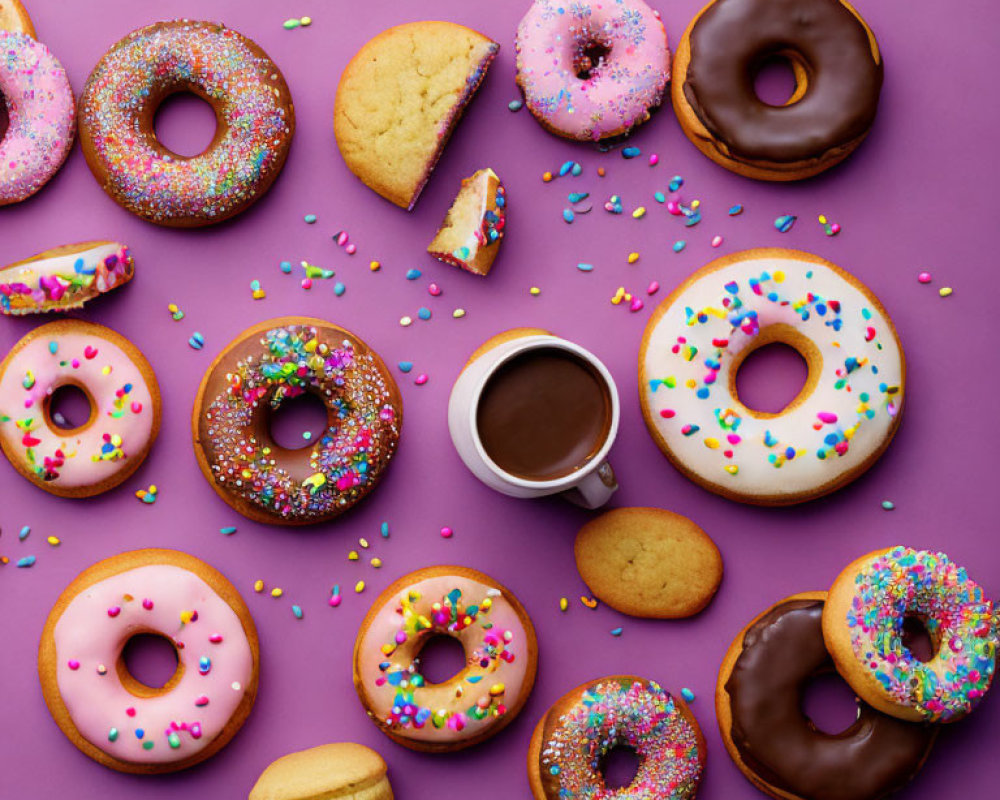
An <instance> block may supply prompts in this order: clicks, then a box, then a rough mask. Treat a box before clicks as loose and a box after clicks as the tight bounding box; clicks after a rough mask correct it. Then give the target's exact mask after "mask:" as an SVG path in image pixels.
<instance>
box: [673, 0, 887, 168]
mask: <svg viewBox="0 0 1000 800" xmlns="http://www.w3.org/2000/svg"><path fill="white" fill-rule="evenodd" d="M692 39H695V40H696V41H698V42H700V45H699V46H700V47H701V51H699V53H695V54H694V55H692V50H693V49H695V50H697V49H698V48H697V47H695V48H692ZM692 58H695V59H698V58H701V59H702V61H703V62H704V61H708V62H710V63H709V64H707V65H705V64H704V63H702V65H701V66H699V64H698V62H697V61H695V66H694V68H692ZM771 59H780V60H783V61H785V62H786V63H787V65H788V66H789V67H790V68H791V71H792V74H793V76H794V79H795V89H794V91H793V93H792V95H791V97H789V98H788V100H786V101H785V103H784V104H782V105H781V106H773V105H771V104H769V103H765V102H764V101H763V100H761V99H760V98H759V97H758V96H757V94H756V92H755V90H754V79H755V77H756V70H758V69H759V68H760V65H761V64H764V63H767V62H768V61H769V60H771ZM689 69H690V71H691V73H693V74H695V75H697V73H698V71H699V70H703V71H704V72H705V73H706V74H707V77H706V78H702V79H701V81H702V82H703V84H704V87H703V89H702V93H703V94H705V95H706V96H707V99H706V98H702V101H701V102H699V100H698V90H697V89H695V88H693V87H692V85H691V84H690V82H689ZM882 73H883V65H882V56H881V53H880V52H879V47H878V43H877V41H876V39H875V34H874V33H873V32H872V30H871V28H869V27H868V25H867V23H865V21H864V20H863V19H862V18H861V15H860V14H859V13H858V12H857V11H856V10H855V9H854V8H853V7H852V6H851V5H850V4H849V3H848V2H846V0H713V2H710V3H709V4H708V5H706V6H705V7H704V8H703V9H702V10H701V11H699V12H698V14H697V15H695V17H694V19H693V20H692V21H691V24H690V25H688V27H687V29H686V30H685V31H684V35H683V36H682V37H681V40H680V43H679V44H678V45H677V48H676V51H675V53H674V63H673V69H672V74H671V82H670V87H671V88H670V92H671V99H672V100H673V105H674V111H675V112H676V114H677V119H678V120H679V122H680V124H681V129H682V130H683V131H684V133H685V134H686V135H687V137H688V139H690V140H691V142H692V143H693V144H694V145H695V146H696V147H697V148H698V149H699V150H700V151H701V152H702V153H704V154H705V155H706V156H708V157H709V158H710V159H711V160H712V161H714V162H715V163H716V164H719V165H720V166H722V167H725V168H726V169H728V170H730V171H731V172H735V173H737V174H739V175H743V176H745V177H748V178H755V179H757V180H767V181H797V180H801V179H803V178H808V177H811V176H813V175H816V174H818V173H820V172H823V171H824V170H827V169H829V168H830V167H832V166H834V165H836V164H838V163H839V162H841V161H843V160H844V159H845V158H846V157H847V156H849V155H850V154H851V153H853V152H854V150H855V149H856V148H857V147H858V146H859V145H860V144H861V142H862V141H864V139H865V137H867V135H868V132H869V130H870V128H871V125H872V123H873V121H874V117H875V111H876V108H877V105H878V97H879V91H880V88H881V85H882ZM720 83H721V84H723V85H721V86H720V85H719V84H720ZM706 105H707V106H709V107H708V108H705V107H704V106H706ZM717 106H718V107H717Z"/></svg>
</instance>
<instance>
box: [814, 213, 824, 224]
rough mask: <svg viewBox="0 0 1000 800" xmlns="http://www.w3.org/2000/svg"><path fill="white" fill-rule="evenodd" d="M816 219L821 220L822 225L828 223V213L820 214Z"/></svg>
mask: <svg viewBox="0 0 1000 800" xmlns="http://www.w3.org/2000/svg"><path fill="white" fill-rule="evenodd" d="M816 219H818V220H819V224H820V225H826V214H820V215H819V216H818V217H817V218H816Z"/></svg>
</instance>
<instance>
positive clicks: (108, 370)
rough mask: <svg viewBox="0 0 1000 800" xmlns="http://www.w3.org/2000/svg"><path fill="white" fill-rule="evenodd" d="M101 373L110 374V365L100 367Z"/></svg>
mask: <svg viewBox="0 0 1000 800" xmlns="http://www.w3.org/2000/svg"><path fill="white" fill-rule="evenodd" d="M101 374H102V375H110V374H111V367H104V368H103V369H101Z"/></svg>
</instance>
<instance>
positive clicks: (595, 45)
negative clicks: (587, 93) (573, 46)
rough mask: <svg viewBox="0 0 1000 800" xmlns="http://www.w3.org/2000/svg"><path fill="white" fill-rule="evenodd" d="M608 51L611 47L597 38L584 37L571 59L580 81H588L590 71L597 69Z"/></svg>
mask: <svg viewBox="0 0 1000 800" xmlns="http://www.w3.org/2000/svg"><path fill="white" fill-rule="evenodd" d="M610 53H611V47H610V46H609V45H607V44H605V43H604V42H602V41H600V40H599V39H594V38H588V39H585V40H584V41H583V44H582V45H581V46H580V48H579V50H578V51H577V54H576V58H574V59H573V69H574V70H576V77H577V78H579V79H580V80H581V81H589V80H590V77H591V72H593V71H594V70H596V69H598V68H599V67H600V66H601V65H602V64H603V63H604V60H605V59H606V58H607V57H608V55H610Z"/></svg>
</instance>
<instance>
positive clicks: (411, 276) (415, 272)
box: [406, 269, 422, 281]
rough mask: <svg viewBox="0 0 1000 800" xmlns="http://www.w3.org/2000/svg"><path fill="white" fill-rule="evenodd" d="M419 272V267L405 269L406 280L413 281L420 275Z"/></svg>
mask: <svg viewBox="0 0 1000 800" xmlns="http://www.w3.org/2000/svg"><path fill="white" fill-rule="evenodd" d="M421 274H422V273H421V272H420V270H419V269H408V270H406V280H408V281H415V280H416V279H417V278H419V277H420V276H421Z"/></svg>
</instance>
